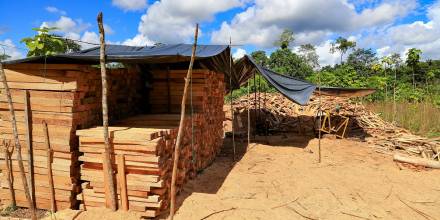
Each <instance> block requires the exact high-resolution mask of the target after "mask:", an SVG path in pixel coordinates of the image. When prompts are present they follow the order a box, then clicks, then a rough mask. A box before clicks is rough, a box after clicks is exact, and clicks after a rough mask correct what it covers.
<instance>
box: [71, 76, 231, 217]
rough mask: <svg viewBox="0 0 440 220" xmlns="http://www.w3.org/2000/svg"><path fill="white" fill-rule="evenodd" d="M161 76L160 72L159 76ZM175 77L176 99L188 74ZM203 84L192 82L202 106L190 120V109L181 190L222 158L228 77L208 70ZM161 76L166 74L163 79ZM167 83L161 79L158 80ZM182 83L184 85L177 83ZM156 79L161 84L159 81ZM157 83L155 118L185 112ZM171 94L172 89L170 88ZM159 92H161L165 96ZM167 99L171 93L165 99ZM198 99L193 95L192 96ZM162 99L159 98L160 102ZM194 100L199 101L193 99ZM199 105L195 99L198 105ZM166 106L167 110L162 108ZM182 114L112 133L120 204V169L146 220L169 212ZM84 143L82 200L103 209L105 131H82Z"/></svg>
mask: <svg viewBox="0 0 440 220" xmlns="http://www.w3.org/2000/svg"><path fill="white" fill-rule="evenodd" d="M156 72H160V71H156ZM170 72H171V73H175V74H176V75H175V76H174V79H175V81H174V82H176V84H173V86H174V90H173V92H172V93H169V94H175V96H177V97H178V96H179V94H180V98H181V96H182V94H181V92H180V93H179V92H178V91H179V89H180V91H182V90H183V83H184V81H183V77H184V75H185V74H184V73H185V71H170ZM195 72H196V73H197V74H198V76H197V77H199V78H198V83H195V82H193V92H194V91H195V90H197V91H198V92H199V93H198V94H199V95H198V97H200V99H199V101H197V102H194V103H193V104H194V106H197V108H194V113H193V114H192V116H191V113H190V112H191V111H190V109H191V108H190V107H191V106H190V105H189V106H188V111H189V112H188V114H187V116H186V117H185V121H184V129H183V131H184V133H183V134H184V135H183V141H182V147H181V152H180V158H181V159H180V160H179V166H178V167H179V171H178V180H177V188H178V190H180V189H181V188H182V186H183V184H184V183H185V182H186V181H187V180H188V179H189V178H191V177H193V176H195V174H196V171H198V170H201V169H204V168H206V166H208V165H209V164H210V163H212V161H213V159H214V157H215V155H216V154H217V153H218V152H219V150H220V146H221V145H222V137H223V119H224V113H223V110H222V107H223V99H224V98H223V94H224V83H223V76H222V75H221V74H217V73H214V72H211V71H207V70H196V71H195ZM159 74H161V73H159ZM197 74H196V75H197ZM160 77H162V76H161V75H159V78H160ZM179 77H182V78H181V79H178V78H179ZM156 79H157V78H156ZM157 80H158V82H157V81H154V82H153V89H152V91H151V93H150V95H149V97H150V106H151V108H152V109H151V110H152V111H153V112H168V111H169V110H170V112H180V104H179V105H177V104H173V103H177V102H179V103H180V102H181V100H180V101H177V99H178V98H176V101H172V100H171V106H168V101H166V102H163V101H162V100H161V99H164V100H168V99H167V96H165V97H164V93H163V87H162V86H164V85H163V83H162V80H161V79H157ZM166 90H168V88H166ZM159 91H162V93H160V92H159ZM165 94H167V93H165ZM193 94H194V93H193ZM159 97H160V98H159ZM193 98H194V97H193ZM193 101H194V99H193ZM163 103H165V104H163ZM168 107H170V109H169V108H168ZM179 120H180V115H179V114H153V115H138V116H134V117H130V118H126V119H123V120H120V121H118V122H117V123H115V124H113V125H112V126H110V127H109V129H110V137H111V144H112V147H113V149H114V151H113V153H114V158H115V163H114V164H113V167H114V169H115V170H116V172H117V173H118V174H117V175H116V176H117V178H116V182H117V185H118V190H117V192H118V198H119V199H120V201H121V205H122V203H123V202H122V201H123V200H124V198H125V197H123V196H121V195H123V193H122V194H121V190H123V187H121V186H123V185H124V184H122V183H125V182H124V181H123V178H121V169H122V168H121V167H123V169H122V170H124V171H125V175H123V176H125V179H126V185H127V191H128V196H127V197H126V198H127V201H128V204H129V210H132V211H140V212H142V213H143V214H144V215H145V216H146V217H155V216H157V215H159V214H160V213H161V212H163V211H165V210H167V209H168V207H169V198H170V196H169V190H170V185H171V172H172V161H173V149H174V145H175V142H176V136H177V129H178V125H179ZM77 135H78V136H79V141H80V152H82V153H84V154H83V156H80V158H79V159H80V161H83V164H82V165H81V180H83V181H84V183H83V185H82V188H83V193H82V194H80V195H78V199H79V200H82V208H83V209H87V207H103V206H105V204H106V197H105V181H104V175H103V170H102V167H103V166H102V162H103V160H102V158H103V156H102V153H103V152H104V140H103V131H102V127H94V128H90V129H85V130H79V131H77ZM121 155H124V159H125V164H124V166H122V165H121V164H120V160H118V159H117V158H118V157H121Z"/></svg>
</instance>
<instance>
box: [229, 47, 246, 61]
mask: <svg viewBox="0 0 440 220" xmlns="http://www.w3.org/2000/svg"><path fill="white" fill-rule="evenodd" d="M246 54H247V52H246V50H245V49H242V48H237V49H236V50H235V52H234V53H233V54H232V57H233V58H234V59H240V58H242V57H244V55H246Z"/></svg>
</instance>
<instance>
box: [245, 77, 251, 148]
mask: <svg viewBox="0 0 440 220" xmlns="http://www.w3.org/2000/svg"><path fill="white" fill-rule="evenodd" d="M249 81H250V79H248V81H247V87H248V89H247V141H248V145H247V146H248V147H247V148H246V149H248V148H249V145H250V144H251V114H250V108H251V100H250V90H251V87H250V85H249Z"/></svg>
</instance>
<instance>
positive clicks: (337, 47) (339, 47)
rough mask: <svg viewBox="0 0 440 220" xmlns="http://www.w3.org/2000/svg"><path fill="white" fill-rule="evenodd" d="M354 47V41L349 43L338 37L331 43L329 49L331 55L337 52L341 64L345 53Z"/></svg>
mask: <svg viewBox="0 0 440 220" xmlns="http://www.w3.org/2000/svg"><path fill="white" fill-rule="evenodd" d="M355 47H356V42H355V41H349V40H347V39H345V38H343V37H338V38H337V39H336V40H335V41H334V42H333V43H332V46H331V48H330V52H331V53H336V51H339V53H340V54H341V63H342V57H343V56H344V54H345V53H347V51H348V50H350V49H354V48H355Z"/></svg>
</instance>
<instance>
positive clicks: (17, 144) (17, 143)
mask: <svg viewBox="0 0 440 220" xmlns="http://www.w3.org/2000/svg"><path fill="white" fill-rule="evenodd" d="M0 77H1V78H2V79H1V80H2V82H3V88H4V90H5V92H6V97H7V99H8V106H9V112H10V114H11V119H12V120H11V123H12V130H13V133H14V139H15V148H16V150H17V160H18V165H19V167H20V173H21V180H22V182H23V190H24V192H25V196H26V200H27V202H28V204H29V209H30V210H31V218H32V220H37V215H36V212H35V206H34V203H33V201H32V197H31V195H30V193H29V186H28V183H27V180H26V179H27V178H26V174H25V172H24V165H23V157H22V155H21V144H20V140H19V139H18V131H17V121H16V120H15V111H14V106H13V105H12V98H11V91H10V90H9V86H8V82H7V80H6V75H5V71H4V70H3V64H2V63H1V62H0Z"/></svg>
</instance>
